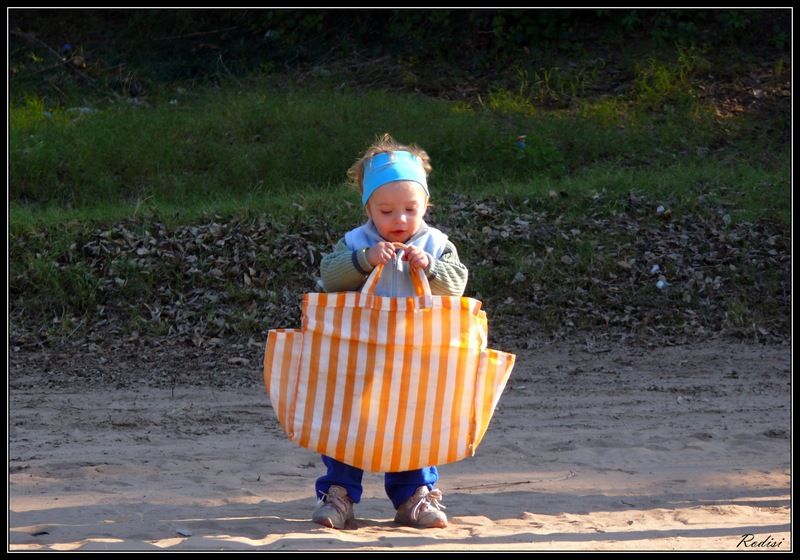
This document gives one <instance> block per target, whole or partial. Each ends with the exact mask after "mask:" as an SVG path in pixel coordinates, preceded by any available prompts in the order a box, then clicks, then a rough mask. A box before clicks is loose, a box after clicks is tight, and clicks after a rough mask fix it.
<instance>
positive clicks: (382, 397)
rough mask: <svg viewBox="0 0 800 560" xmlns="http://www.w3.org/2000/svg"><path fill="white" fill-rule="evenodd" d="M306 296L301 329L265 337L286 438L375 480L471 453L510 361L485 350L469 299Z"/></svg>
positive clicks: (420, 278) (480, 315) (482, 320)
mask: <svg viewBox="0 0 800 560" xmlns="http://www.w3.org/2000/svg"><path fill="white" fill-rule="evenodd" d="M382 271H383V266H380V265H379V266H378V267H376V268H375V269H374V270H373V272H372V274H371V275H370V277H369V278H368V279H367V282H366V283H365V285H364V287H363V288H362V290H361V291H360V292H341V293H309V294H306V295H305V296H304V298H303V321H302V326H301V328H300V329H274V330H270V331H269V332H268V336H267V344H266V351H265V354H264V382H265V385H266V389H267V393H268V395H269V398H270V401H271V403H272V406H273V408H274V410H275V413H276V415H277V418H278V421H279V422H280V424H281V426H282V428H283V430H284V431H285V433H286V435H287V436H288V437H289V439H290V440H292V441H294V442H295V443H297V444H298V445H300V446H301V447H305V448H307V449H311V450H314V451H318V452H319V453H322V454H324V455H328V456H330V457H333V458H335V459H337V460H339V461H341V462H343V463H346V464H348V465H352V466H355V467H359V468H361V469H364V470H368V471H372V472H387V471H388V472H398V471H408V470H413V469H417V468H421V467H425V466H430V465H441V464H445V463H451V462H454V461H458V460H460V459H463V458H465V457H469V456H472V455H474V453H475V450H476V448H477V446H478V444H479V443H480V442H481V440H482V439H483V436H484V434H485V433H486V430H487V428H488V425H489V421H490V420H491V417H492V414H493V413H494V410H495V408H496V406H497V402H498V400H499V398H500V395H501V393H502V392H503V389H504V387H505V385H506V382H507V380H508V377H509V375H510V374H511V369H512V368H513V366H514V360H515V356H514V355H513V354H508V353H506V352H501V351H497V350H492V349H488V348H487V321H486V314H485V312H484V311H483V310H482V309H481V302H480V301H478V300H476V299H472V298H467V297H457V296H434V295H431V291H430V286H429V284H428V280H427V278H426V277H425V274H424V273H423V272H422V271H419V272H412V277H413V279H414V285H415V291H416V293H417V296H416V297H407V298H402V297H401V298H398V297H382V296H378V295H375V293H374V290H375V286H376V285H377V283H378V281H379V279H380V275H381V273H382Z"/></svg>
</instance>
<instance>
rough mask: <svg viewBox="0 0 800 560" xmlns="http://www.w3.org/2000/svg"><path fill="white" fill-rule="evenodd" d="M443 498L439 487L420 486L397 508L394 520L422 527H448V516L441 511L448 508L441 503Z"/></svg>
mask: <svg viewBox="0 0 800 560" xmlns="http://www.w3.org/2000/svg"><path fill="white" fill-rule="evenodd" d="M441 499H442V493H441V492H440V491H439V490H438V489H436V488H434V489H433V490H428V487H427V486H420V487H419V488H417V491H416V492H414V495H413V496H411V497H410V498H409V499H408V500H407V501H406V503H404V504H403V505H402V506H400V507H399V508H398V509H397V515H395V516H394V520H395V522H397V523H402V524H403V525H410V526H411V527H417V528H420V529H430V528H434V527H437V528H440V529H442V528H444V527H447V516H446V515H445V514H444V513H442V512H441V511H440V510H443V509H446V508H445V507H444V506H443V505H442V504H440V503H439V500H441Z"/></svg>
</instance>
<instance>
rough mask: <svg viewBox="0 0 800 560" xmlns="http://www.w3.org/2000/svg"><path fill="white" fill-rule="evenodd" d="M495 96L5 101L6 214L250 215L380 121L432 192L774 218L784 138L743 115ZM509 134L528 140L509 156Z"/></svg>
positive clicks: (337, 174)
mask: <svg viewBox="0 0 800 560" xmlns="http://www.w3.org/2000/svg"><path fill="white" fill-rule="evenodd" d="M503 99H504V98H502V97H494V98H493V101H492V103H490V104H489V105H484V106H480V105H479V106H477V107H476V108H473V109H471V110H468V111H465V110H463V107H461V108H460V107H459V106H458V105H456V104H452V103H448V102H446V101H441V100H434V99H428V98H423V97H419V96H416V95H403V94H394V93H387V92H368V93H360V92H354V91H340V92H332V91H313V90H309V89H305V90H289V91H286V90H269V89H268V87H267V86H265V85H264V84H258V83H256V84H254V87H252V88H248V89H247V90H240V89H238V88H230V89H225V90H221V91H216V90H209V91H205V92H200V93H198V95H197V96H196V97H195V98H193V99H185V100H184V99H180V100H178V104H170V103H163V104H161V105H158V106H155V107H146V108H145V107H136V106H124V105H123V106H111V107H105V108H98V109H96V110H94V112H88V111H87V112H79V111H69V110H64V109H58V108H55V107H53V108H48V107H45V106H44V105H43V104H42V102H41V101H40V100H27V101H26V102H24V103H22V104H16V103H12V105H11V108H10V138H9V139H10V177H11V188H10V191H11V204H12V223H14V222H17V221H18V220H20V219H21V220H25V221H28V220H31V219H34V216H35V217H36V218H40V219H43V220H46V221H47V220H56V219H58V218H57V217H60V218H64V217H65V215H64V211H65V210H66V216H67V219H72V218H69V216H70V214H72V215H73V216H74V217H75V218H74V219H82V218H83V217H87V216H96V217H98V218H102V216H103V215H104V214H105V215H106V216H107V217H108V218H110V219H114V218H118V217H119V215H120V214H121V213H122V214H124V213H138V212H141V211H142V208H143V207H155V208H159V209H161V213H163V214H169V213H172V211H173V209H180V210H181V211H182V212H181V213H186V214H189V215H196V214H198V213H202V212H206V211H210V210H211V211H214V210H216V209H219V210H222V211H228V210H234V209H235V208H237V207H244V208H253V209H263V208H264V206H265V205H267V206H269V205H271V204H274V203H275V200H277V199H280V198H288V199H291V198H293V197H295V196H297V194H298V193H315V192H317V191H322V193H326V192H328V191H331V192H333V193H335V196H338V194H340V193H341V183H342V180H343V178H344V174H345V171H346V169H347V167H348V166H349V165H350V163H351V162H352V161H353V160H354V159H355V158H356V156H357V155H358V154H359V153H360V152H361V151H362V150H363V149H364V148H365V146H366V145H367V144H368V142H369V141H370V140H371V138H373V137H374V136H375V135H376V134H379V133H381V132H383V131H390V132H391V133H392V134H393V135H395V137H396V138H398V139H400V140H401V141H408V142H415V143H417V144H419V145H421V146H423V147H424V148H426V149H427V150H428V152H429V153H430V154H431V155H432V158H433V164H434V174H433V176H432V177H431V184H432V185H433V187H434V189H436V188H439V189H441V190H440V191H439V192H440V193H442V194H445V193H447V192H464V193H470V194H477V195H481V194H487V193H491V192H497V191H498V190H499V191H501V192H503V191H508V190H510V191H512V192H515V193H519V194H527V195H541V194H545V195H546V194H547V193H548V192H549V191H550V190H555V191H563V192H567V193H570V194H577V195H586V194H590V195H591V194H594V193H595V192H596V191H597V192H605V193H607V194H608V195H611V196H614V195H618V194H622V193H626V192H627V191H629V190H634V191H637V190H640V191H643V192H647V193H650V194H652V195H653V196H655V197H656V198H661V199H664V198H668V197H673V198H675V197H677V198H680V199H688V198H692V197H697V196H699V195H703V194H706V195H708V196H717V197H719V196H720V189H725V190H729V191H732V192H733V193H734V198H735V200H734V203H735V206H736V209H735V211H734V214H736V217H738V216H741V217H742V218H743V219H753V218H755V217H758V215H768V216H772V217H778V218H780V219H783V220H786V219H788V217H789V214H788V204H787V202H788V184H789V182H788V177H789V164H788V161H789V158H788V148H787V147H780V146H779V147H777V149H776V146H775V142H774V141H771V140H770V139H769V138H767V137H765V138H761V139H752V140H750V139H748V138H749V132H750V130H751V129H750V128H748V127H747V126H744V125H738V126H739V129H740V130H738V131H735V133H737V134H739V136H740V137H739V138H731V134H732V133H731V126H730V125H728V124H727V123H719V122H716V121H714V120H713V118H712V117H711V116H710V111H709V110H708V108H698V107H694V108H692V110H691V111H681V112H680V113H678V114H675V115H671V116H669V117H668V118H665V117H664V115H663V114H660V113H654V114H640V115H631V113H632V112H633V111H632V110H630V109H625V107H623V106H621V105H619V104H617V105H616V106H612V107H611V108H609V103H608V101H607V100H600V101H598V102H596V103H593V104H592V103H584V104H583V106H582V107H581V108H580V110H579V111H577V112H572V113H570V112H567V111H554V112H548V113H543V112H539V113H537V114H534V115H531V114H530V113H529V112H528V111H527V110H525V108H524V107H523V108H522V109H521V108H520V107H519V106H518V103H517V102H516V101H513V100H512V101H508V100H505V101H504V100H503ZM746 118H747V117H746V116H745V117H743V119H746ZM519 133H526V134H527V139H526V146H525V148H524V149H523V150H520V149H519V148H517V147H516V145H515V138H516V136H517V134H519ZM759 141H761V145H760V146H758V142H759ZM748 144H749V145H748ZM765 160H766V161H765ZM436 195H437V193H436V191H435V190H434V199H435V197H436ZM312 196H313V195H312ZM578 199H580V196H579V197H578ZM729 202H730V201H729ZM687 203H688V204H691V202H687ZM703 206H704V207H705V204H704V205H703Z"/></svg>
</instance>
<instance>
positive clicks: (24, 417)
mask: <svg viewBox="0 0 800 560" xmlns="http://www.w3.org/2000/svg"><path fill="white" fill-rule="evenodd" d="M52 358H53V359H54V360H57V359H58V357H57V356H53V357H52ZM10 363H11V364H12V366H13V365H14V363H15V357H14V356H13V355H12V356H11V357H10ZM120 363H121V361H120V360H115V359H112V360H107V361H105V362H104V365H103V366H102V367H104V368H108V369H109V370H113V369H114V368H121V369H120V371H118V372H113V371H112V372H111V375H112V377H113V375H119V376H125V375H135V374H136V372H134V371H124V369H125V368H126V367H128V368H129V369H130V368H131V367H132V366H125V365H124V363H123V365H120ZM258 363H259V362H258V357H256V358H254V359H253V360H252V364H258ZM112 364H114V365H112ZM184 367H187V368H191V364H184ZM248 368H249V371H248V372H247V375H248V376H249V381H250V382H248V383H245V384H242V385H241V386H235V387H230V388H226V389H220V388H213V387H210V386H208V385H207V384H203V383H202V381H200V382H198V383H196V384H179V385H178V386H176V387H174V388H173V389H171V388H169V387H167V388H158V387H153V386H150V385H148V384H146V383H145V382H144V381H142V383H141V385H140V386H137V385H136V384H134V385H132V386H127V387H123V388H115V386H114V385H113V384H109V383H104V384H97V385H86V386H83V385H76V386H75V387H72V386H70V384H69V383H64V384H62V385H61V386H59V387H57V388H53V387H48V386H47V384H45V383H41V382H40V379H41V377H42V376H43V375H45V374H44V372H42V371H37V370H36V368H33V367H30V366H25V367H23V366H18V367H11V368H10V370H11V372H10V373H11V377H10V384H9V426H8V427H9V442H8V451H9V486H8V492H9V501H8V504H9V518H8V527H9V533H8V547H9V549H11V550H73V549H83V550H98V549H110V550H141V549H145V550H147V549H152V550H159V549H166V550H197V549H202V550H217V549H243V550H254V549H282V550H301V549H302V550H319V549H338V550H368V549H369V550H375V549H377V550H380V549H393V550H402V549H426V550H439V549H442V550H453V549H468V550H478V549H492V550H504V549H516V550H543V549H555V550H572V549H579V550H598V549H613V550H636V549H642V550H643V549H651V550H652V549H655V550H673V549H691V550H725V551H727V550H730V551H733V550H744V549H750V550H755V549H758V550H764V549H770V550H783V551H788V550H791V548H792V540H791V525H790V522H791V509H790V507H791V488H790V486H791V482H790V476H791V447H790V445H791V443H790V442H791V431H790V421H791V351H790V348H789V346H756V345H747V344H738V343H728V342H720V341H712V342H706V343H703V344H697V345H692V346H676V347H666V348H655V349H645V348H638V347H620V346H607V347H595V346H587V345H582V344H581V345H567V344H563V343H562V344H554V345H543V346H542V347H540V348H536V349H532V350H526V351H524V352H519V355H518V365H517V367H516V368H515V370H514V373H512V377H511V380H510V382H509V385H508V387H507V388H506V392H505V393H504V395H503V397H502V399H501V401H500V406H499V408H498V411H497V413H496V414H495V417H494V419H493V420H492V424H491V426H490V428H489V431H488V432H487V434H486V437H485V439H484V441H483V443H482V444H481V446H480V447H479V448H478V450H477V455H476V456H475V457H473V458H470V459H467V460H464V461H461V462H459V463H455V464H452V465H444V466H442V467H441V469H440V470H441V481H440V484H439V487H440V488H441V490H442V492H443V494H444V504H445V505H446V506H447V508H448V509H447V511H446V513H447V514H448V516H449V519H450V526H449V527H447V528H446V529H433V530H416V529H411V528H406V527H401V526H398V525H396V524H394V523H393V522H392V518H393V515H394V512H393V510H392V508H391V504H390V502H389V500H388V498H386V496H385V495H384V493H383V486H382V480H383V479H382V476H381V475H379V474H367V475H366V476H365V492H364V498H363V500H362V502H361V503H360V504H358V505H357V506H356V518H357V519H356V521H357V523H356V524H357V528H354V529H352V530H345V531H337V530H334V529H327V528H324V527H320V526H317V525H314V524H312V523H311V522H310V521H309V517H310V514H311V511H312V509H313V507H314V501H315V500H314V497H313V486H314V480H315V478H316V477H318V476H319V475H320V474H321V473H322V472H323V465H322V463H321V461H320V460H319V457H318V456H317V455H315V454H314V453H312V452H310V451H306V450H304V449H301V448H299V447H296V446H295V445H294V444H292V443H290V442H289V441H287V440H286V439H285V437H284V436H283V433H282V431H281V430H280V427H279V426H278V425H277V423H276V421H275V416H274V414H273V411H272V408H271V407H270V405H269V402H268V399H267V397H266V394H265V392H264V390H263V387H262V386H261V385H260V375H261V372H260V371H258V368H257V365H256V366H255V367H250V366H248ZM58 372H59V368H58V366H57V364H56V365H54V366H53V367H52V368H50V370H49V371H48V373H47V374H46V375H58Z"/></svg>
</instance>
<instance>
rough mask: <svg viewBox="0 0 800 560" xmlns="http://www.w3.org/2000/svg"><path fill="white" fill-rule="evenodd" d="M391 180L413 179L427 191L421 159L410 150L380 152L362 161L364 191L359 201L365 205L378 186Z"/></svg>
mask: <svg viewBox="0 0 800 560" xmlns="http://www.w3.org/2000/svg"><path fill="white" fill-rule="evenodd" d="M392 181H413V182H415V183H419V184H420V185H421V186H422V188H423V189H424V190H425V194H426V195H428V196H430V193H429V192H428V182H427V181H426V179H425V168H424V167H423V166H422V160H421V159H420V158H418V157H417V156H415V155H414V154H412V153H411V152H382V153H380V154H377V155H375V156H373V157H372V158H370V159H368V160H367V161H365V162H364V180H363V182H362V184H363V186H364V192H363V194H362V195H361V203H362V204H363V205H364V206H366V205H367V201H368V200H369V197H370V196H372V193H374V192H375V191H376V190H377V189H378V187H380V186H381V185H385V184H386V183H391V182H392Z"/></svg>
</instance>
